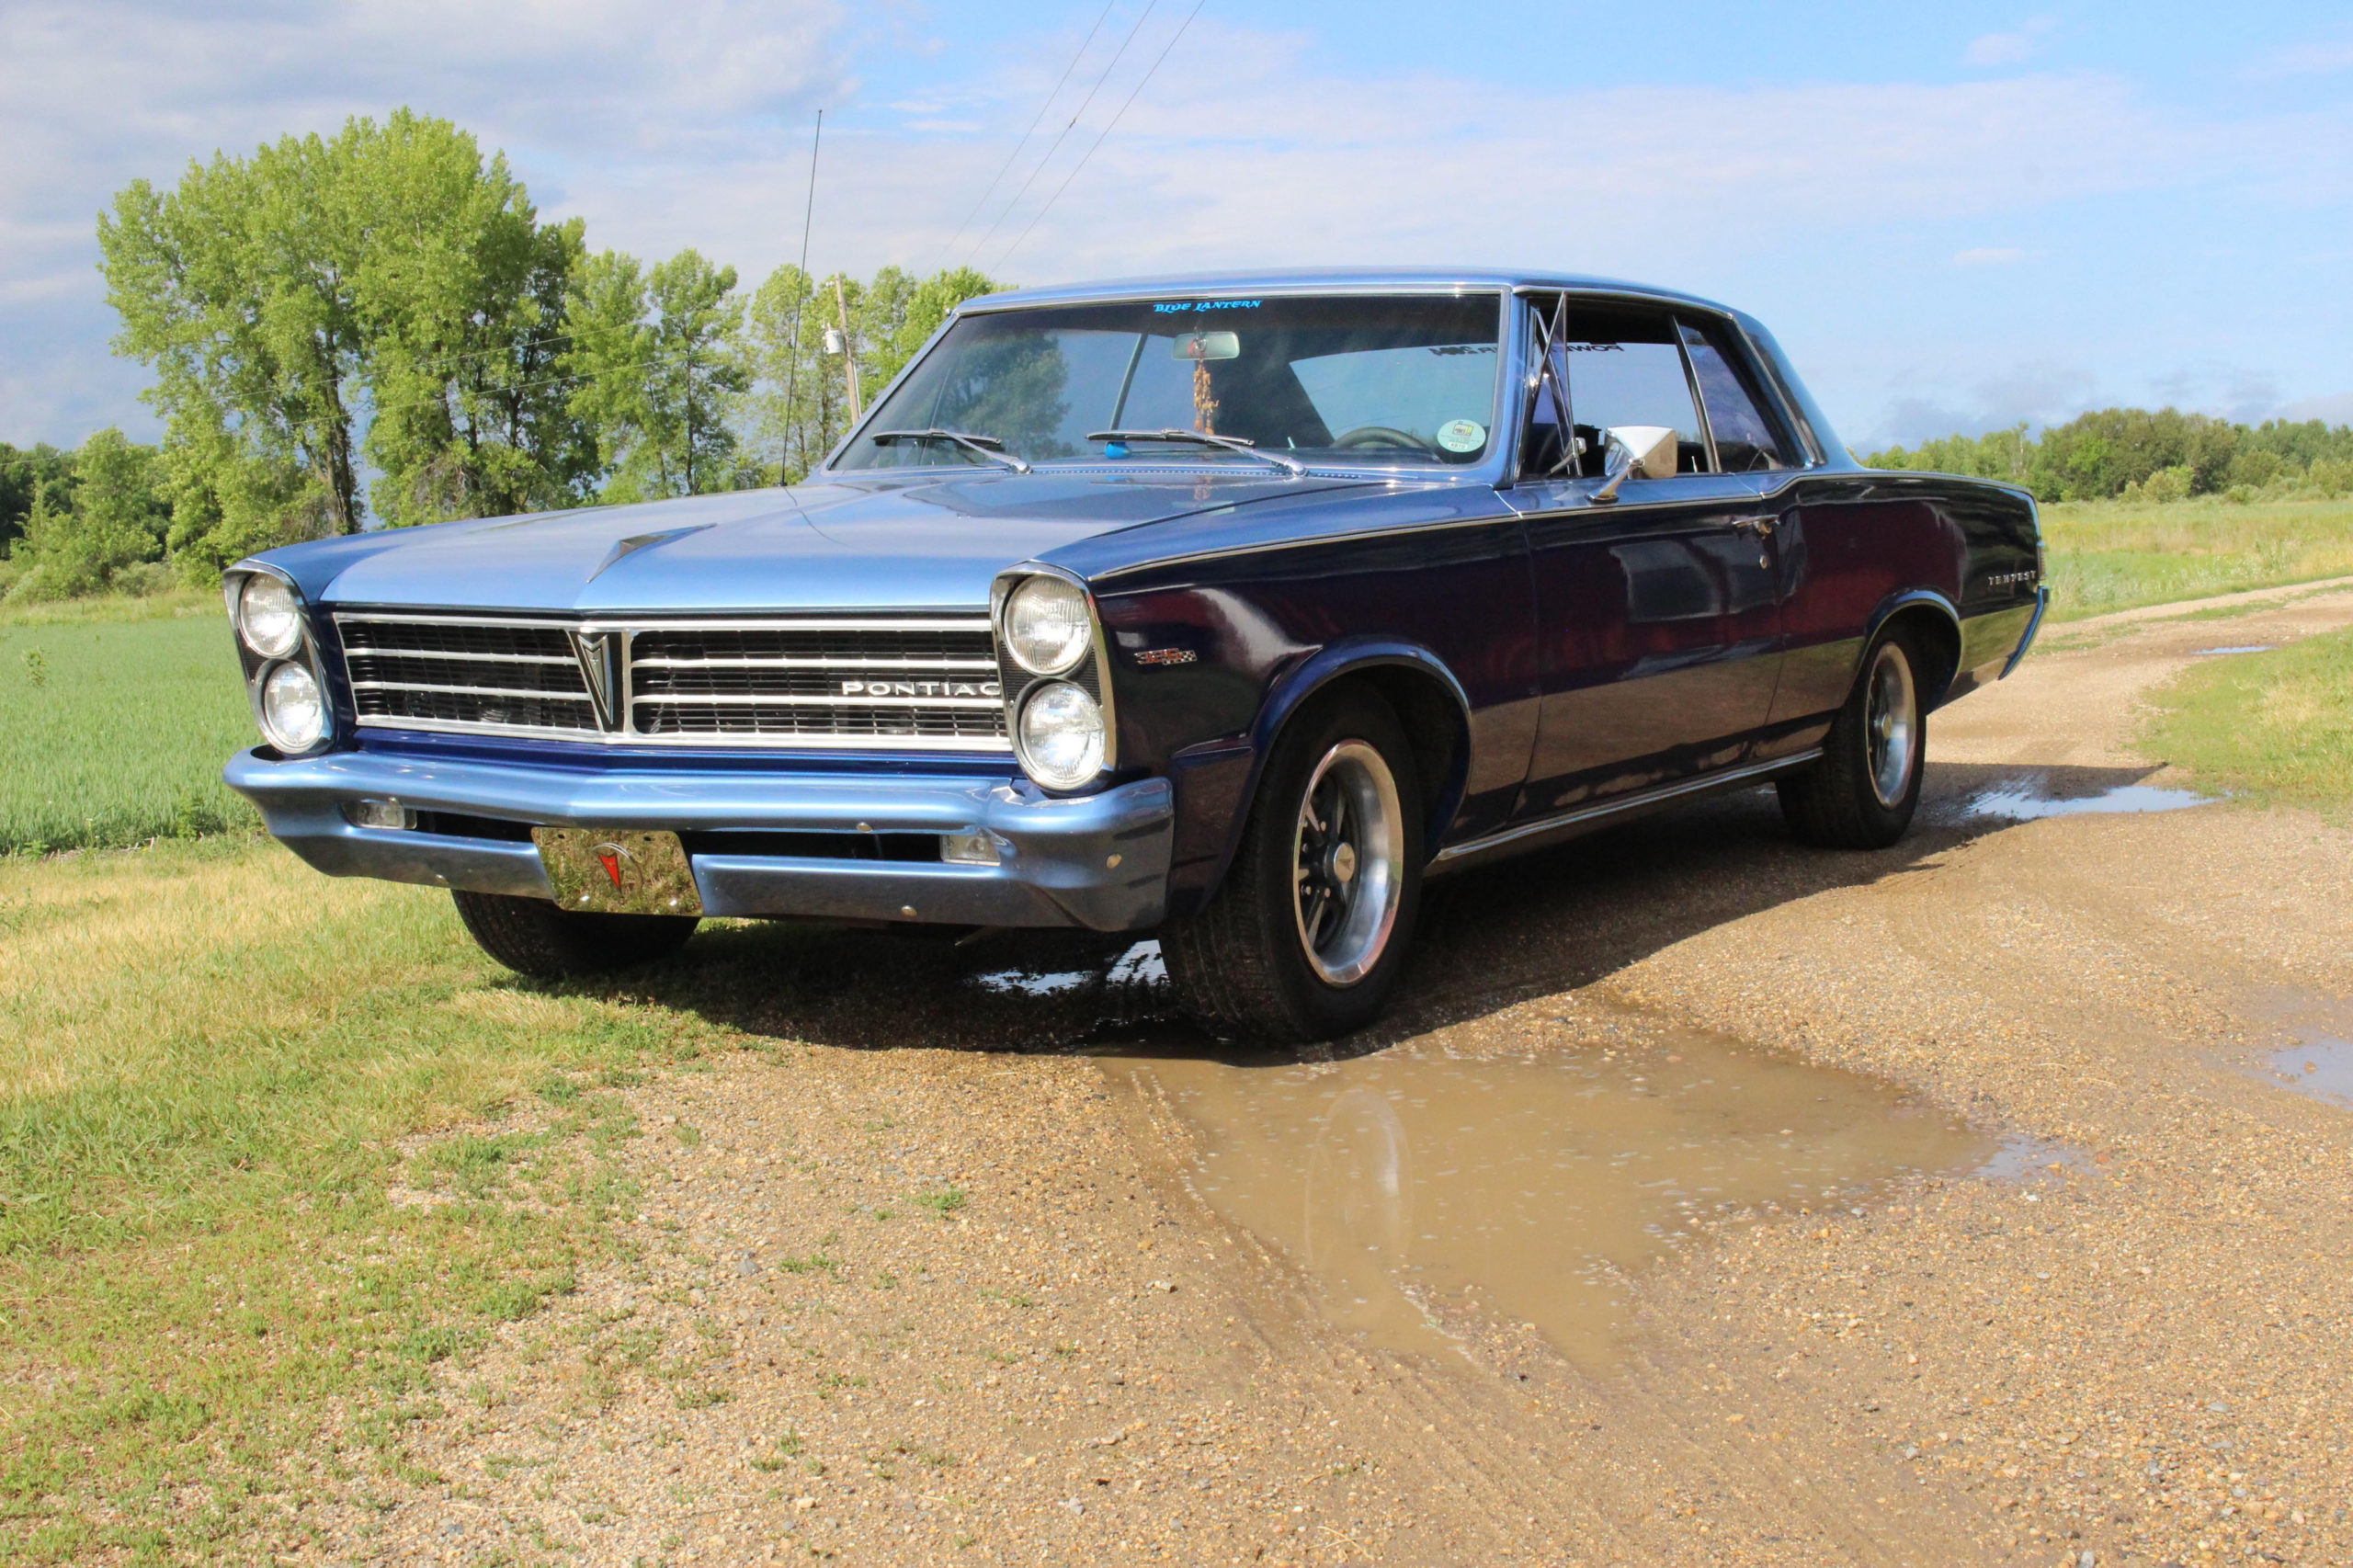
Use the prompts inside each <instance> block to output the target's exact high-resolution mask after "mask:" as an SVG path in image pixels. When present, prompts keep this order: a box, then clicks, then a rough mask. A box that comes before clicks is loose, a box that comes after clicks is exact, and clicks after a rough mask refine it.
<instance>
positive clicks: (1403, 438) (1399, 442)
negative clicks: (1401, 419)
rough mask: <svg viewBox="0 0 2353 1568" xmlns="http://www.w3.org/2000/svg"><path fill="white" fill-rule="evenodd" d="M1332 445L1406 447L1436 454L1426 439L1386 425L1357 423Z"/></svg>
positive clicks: (1408, 431)
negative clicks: (1357, 424)
mask: <svg viewBox="0 0 2353 1568" xmlns="http://www.w3.org/2000/svg"><path fill="white" fill-rule="evenodd" d="M1332 445H1334V446H1335V447H1406V448H1410V449H1413V450H1415V451H1417V452H1429V453H1430V454H1431V455H1432V456H1436V455H1437V453H1436V449H1434V448H1432V447H1431V446H1430V444H1429V443H1428V442H1427V441H1425V440H1423V439H1422V438H1421V437H1419V436H1416V435H1415V434H1414V433H1413V432H1412V431H1410V430H1400V429H1397V428H1395V427H1394V426H1388V425H1359V426H1357V427H1356V428H1355V429H1353V430H1351V431H1349V432H1348V433H1347V435H1345V436H1343V437H1340V438H1339V439H1338V440H1336V441H1335V442H1333V443H1332Z"/></svg>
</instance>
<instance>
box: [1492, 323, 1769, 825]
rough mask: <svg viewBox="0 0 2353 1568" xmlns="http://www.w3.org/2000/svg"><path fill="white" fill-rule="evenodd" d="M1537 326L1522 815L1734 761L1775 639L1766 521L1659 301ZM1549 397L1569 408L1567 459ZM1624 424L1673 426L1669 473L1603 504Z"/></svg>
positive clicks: (1529, 465) (1520, 504)
mask: <svg viewBox="0 0 2353 1568" xmlns="http://www.w3.org/2000/svg"><path fill="white" fill-rule="evenodd" d="M1538 313H1539V318H1540V319H1539V321H1538V322H1537V323H1536V324H1535V326H1536V329H1537V330H1536V334H1535V335H1536V336H1537V337H1538V338H1539V339H1540V340H1541V341H1543V342H1544V343H1545V344H1546V347H1543V348H1542V349H1540V352H1541V353H1542V354H1543V355H1544V356H1545V360H1546V363H1545V365H1544V367H1543V368H1542V369H1541V370H1540V375H1539V381H1540V385H1539V386H1538V388H1537V389H1536V398H1535V402H1534V404H1533V406H1532V408H1531V413H1530V428H1529V432H1528V433H1527V435H1526V436H1525V437H1524V444H1525V447H1526V449H1527V452H1528V454H1529V461H1527V462H1524V463H1523V472H1522V476H1521V478H1520V480H1519V481H1518V483H1516V484H1515V486H1514V489H1513V491H1512V492H1511V494H1512V497H1513V504H1514V506H1515V507H1516V508H1518V510H1519V511H1520V512H1521V514H1522V515H1523V517H1526V519H1527V521H1528V529H1529V552H1530V562H1531V567H1532V571H1533V576H1534V587H1535V594H1536V607H1537V622H1538V631H1537V635H1538V662H1539V672H1540V674H1539V678H1540V687H1541V697H1540V707H1539V714H1538V723H1537V738H1536V746H1535V753H1534V756H1533V758H1532V760H1531V763H1530V767H1529V781H1528V784H1527V786H1526V787H1525V789H1524V790H1523V791H1522V794H1521V800H1520V802H1519V807H1518V813H1517V814H1518V816H1519V817H1520V818H1522V819H1524V820H1533V819H1540V818H1543V817H1546V816H1551V815H1555V814H1558V813H1560V812H1564V811H1570V810H1574V809H1575V808H1576V807H1578V806H1580V805H1582V804H1586V803H1587V802H1591V801H1598V800H1602V799H1606V798H1607V797H1608V796H1609V795H1611V794H1615V793H1621V792H1625V791H1630V790H1641V789H1643V788H1646V787H1649V786H1653V785H1657V784H1664V783H1670V782H1673V781H1676V780H1677V779H1680V778H1689V777H1694V776H1697V775H1699V774H1702V773H1706V772H1709V771H1711V770H1714V769H1719V768H1722V767H1730V766H1733V765H1734V764H1736V763H1738V762H1739V761H1740V760H1741V759H1742V757H1743V756H1744V754H1745V749H1746V747H1747V745H1748V744H1749V742H1750V739H1751V737H1752V735H1753V734H1754V733H1755V732H1756V730H1758V729H1759V728H1760V727H1762V726H1763V724H1764V723H1765V722H1766V717H1767V714H1768V711H1769V710H1771V707H1772V701H1773V686H1774V680H1775V676H1776V673H1777V668H1778V665H1779V641H1780V607H1779V595H1778V591H1777V580H1776V574H1775V564H1774V558H1773V551H1774V542H1773V530H1772V528H1771V526H1770V521H1769V519H1768V517H1766V516H1765V515H1764V512H1763V508H1762V507H1761V506H1760V504H1759V499H1758V486H1757V484H1756V482H1755V481H1754V480H1753V479H1750V478H1747V477H1745V476H1744V475H1742V474H1738V473H1726V472H1722V466H1721V464H1720V463H1719V462H1718V460H1717V457H1716V450H1715V447H1714V444H1713V443H1712V442H1711V440H1710V438H1709V428H1708V425H1707V421H1706V419H1705V417H1704V415H1703V414H1702V413H1701V406H1700V402H1699V396H1698V390H1699V381H1698V375H1697V371H1696V369H1695V368H1694V360H1693V356H1692V354H1691V353H1690V352H1689V351H1688V347H1687V344H1686V341H1685V332H1684V328H1683V326H1682V325H1681V324H1679V323H1678V322H1677V320H1676V318H1675V317H1674V315H1673V314H1672V313H1671V312H1669V311H1668V310H1667V309H1666V308H1665V307H1663V306H1655V305H1647V304H1641V303H1633V302H1622V301H1601V300H1586V299H1581V298H1578V297H1576V296H1571V297H1569V298H1568V299H1567V300H1566V301H1565V302H1564V303H1563V304H1562V305H1559V306H1556V307H1553V308H1552V309H1550V310H1546V309H1544V308H1541V307H1540V308H1539V312H1538ZM1548 388H1551V389H1557V390H1554V391H1549V392H1548V391H1547V389H1548ZM1548 398H1549V399H1552V400H1553V401H1555V402H1558V401H1565V402H1566V403H1567V404H1568V414H1569V417H1568V419H1567V421H1566V427H1567V428H1568V429H1570V430H1572V431H1573V432H1574V441H1573V442H1571V443H1570V445H1569V448H1568V449H1566V450H1565V452H1564V451H1563V447H1562V444H1561V441H1560V439H1559V437H1557V436H1553V435H1548V434H1547V433H1546V431H1545V429H1544V421H1545V419H1546V417H1547V399H1548ZM1551 417H1552V419H1553V420H1554V421H1556V423H1557V422H1558V419H1559V415H1558V412H1557V410H1555V411H1553V412H1552V415H1551ZM1612 426H1619V427H1624V426H1669V427H1671V428H1673V429H1674V430H1675V431H1676V433H1677V454H1678V455H1677V472H1675V474H1673V475H1672V476H1671V477H1665V478H1656V479H1651V478H1642V477H1629V478H1627V479H1626V480H1625V481H1624V482H1623V483H1621V484H1620V486H1619V488H1618V491H1617V494H1616V498H1615V499H1614V500H1610V499H1606V498H1605V482H1604V478H1603V472H1604V469H1605V466H1606V463H1607V452H1606V448H1607V436H1606V432H1607V431H1608V429H1610V428H1611V427H1612ZM1548 469H1549V470H1551V472H1547V470H1548Z"/></svg>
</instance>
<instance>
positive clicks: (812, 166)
mask: <svg viewBox="0 0 2353 1568" xmlns="http://www.w3.org/2000/svg"><path fill="white" fill-rule="evenodd" d="M824 137H825V111H824V109H819V110H818V111H817V129H816V131H814V132H813V133H812V134H811V135H810V138H809V203H808V205H807V206H805V207H803V208H802V209H801V279H800V280H801V282H802V283H807V282H808V281H809V225H810V223H811V222H813V220H814V219H815V217H816V215H817V146H818V143H820V142H823V141H824ZM810 291H811V292H812V293H814V292H815V290H814V289H812V290H810ZM800 380H801V295H800V292H799V291H798V290H795V291H794V294H793V297H792V362H791V363H790V365H788V366H787V367H786V368H785V372H784V408H785V417H786V418H787V419H790V417H791V415H792V394H793V392H794V390H795V388H796V386H797V385H798V383H799V381H800ZM788 460H790V453H789V452H786V451H784V450H782V449H779V451H778V453H777V460H776V461H777V472H776V477H777V483H779V484H781V483H784V465H785V463H786V462H787V461H788Z"/></svg>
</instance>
